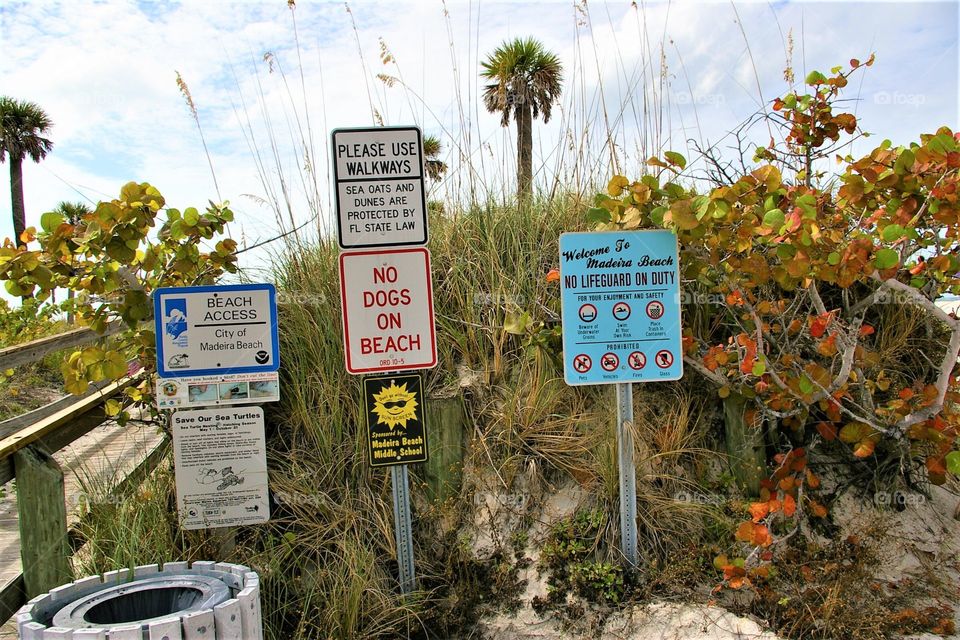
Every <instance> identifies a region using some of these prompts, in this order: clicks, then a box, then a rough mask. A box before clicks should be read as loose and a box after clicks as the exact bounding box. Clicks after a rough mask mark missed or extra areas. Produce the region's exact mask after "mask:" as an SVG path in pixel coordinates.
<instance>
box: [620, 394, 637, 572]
mask: <svg viewBox="0 0 960 640" xmlns="http://www.w3.org/2000/svg"><path fill="white" fill-rule="evenodd" d="M617 460H618V462H619V465H618V466H619V468H620V548H621V549H622V550H623V555H624V557H625V558H626V559H627V562H628V563H629V564H630V566H631V567H633V568H636V567H637V470H636V467H635V466H634V463H633V387H632V386H631V384H630V383H629V382H625V383H620V384H618V385H617Z"/></svg>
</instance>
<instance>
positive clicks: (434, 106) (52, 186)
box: [0, 0, 957, 262]
mask: <svg viewBox="0 0 960 640" xmlns="http://www.w3.org/2000/svg"><path fill="white" fill-rule="evenodd" d="M587 6H588V11H589V14H588V13H586V12H585V11H584V10H583V7H582V5H581V6H579V8H577V7H575V6H574V5H573V4H571V3H567V2H542V3H502V2H501V3H497V2H491V3H483V2H476V1H474V2H472V3H468V2H465V1H450V2H447V3H446V5H438V4H434V3H420V2H394V3H367V2H362V3H361V2H356V3H353V4H352V5H351V11H352V14H348V13H347V12H346V11H345V10H344V8H343V5H342V4H340V3H331V2H320V3H309V2H303V1H301V2H300V3H298V7H297V9H296V13H295V16H296V21H297V27H298V36H299V42H300V51H301V59H302V72H303V77H304V80H303V84H304V86H305V88H304V87H302V86H301V80H300V70H299V69H300V65H299V64H298V58H297V49H296V46H295V43H294V36H293V30H292V23H291V15H290V11H289V10H288V9H287V7H286V2H284V1H283V0H270V1H264V2H232V3H228V2H200V1H189V2H181V3H178V4H173V5H166V4H162V3H149V4H145V3H135V2H118V1H116V0H112V1H110V2H103V3H94V2H87V1H78V2H63V3H53V2H38V3H19V4H14V5H8V6H3V7H0V43H2V44H0V47H2V52H0V77H2V78H3V83H2V84H3V89H2V92H3V93H6V94H10V95H14V96H16V97H19V98H26V99H31V100H34V101H36V102H38V103H40V104H41V105H42V106H43V107H44V108H45V109H46V110H47V111H48V112H49V113H50V115H51V117H52V119H53V120H54V122H55V125H56V126H55V128H54V130H53V132H52V137H53V139H54V141H55V148H54V151H53V153H52V155H51V156H50V157H49V158H48V159H47V160H45V161H44V162H43V163H42V165H40V166H35V165H33V164H32V163H30V162H27V163H26V165H25V183H26V201H27V207H28V212H29V217H30V219H31V220H32V221H34V222H35V221H36V220H37V219H38V217H39V214H40V213H41V212H42V211H44V210H47V209H49V208H52V207H53V206H55V205H56V203H57V202H58V201H60V200H63V199H69V200H75V199H77V195H76V193H75V192H74V191H73V190H72V189H71V188H70V187H69V186H68V185H66V184H64V183H63V182H61V180H60V179H58V178H57V177H56V176H59V177H60V178H62V179H63V180H65V181H66V182H67V183H69V184H71V185H75V186H77V187H78V188H80V189H81V191H84V192H85V193H87V194H88V195H89V196H90V197H92V198H100V197H105V196H104V194H107V195H113V194H115V193H117V192H118V191H119V187H120V186H121V184H122V183H123V182H124V181H126V180H128V179H137V180H148V181H150V182H152V183H154V184H155V185H157V186H158V187H160V188H161V190H162V191H163V192H164V194H165V196H166V197H167V199H168V201H169V202H170V203H171V204H172V205H174V206H178V207H184V206H188V205H197V204H203V203H205V202H206V201H207V200H208V199H211V198H213V199H215V197H216V196H215V193H214V188H213V181H212V179H211V177H210V170H209V167H208V166H207V160H206V157H205V156H204V153H203V149H202V146H201V143H200V139H199V136H198V135H197V131H196V126H195V124H194V122H193V120H192V118H191V116H190V113H189V111H188V109H187V107H186V105H185V104H184V100H183V98H182V96H181V95H180V94H179V92H178V90H177V87H176V85H175V83H174V78H175V75H174V72H175V70H178V71H180V72H181V73H182V75H183V77H184V79H185V80H186V82H187V83H188V85H189V87H190V90H191V92H192V95H193V98H194V100H195V103H196V105H197V107H198V108H199V115H200V119H201V123H202V125H203V130H204V134H205V137H206V141H207V144H208V146H209V149H210V151H211V155H212V158H213V163H214V167H215V169H216V174H217V180H218V183H219V186H220V190H221V193H222V195H223V197H224V198H228V199H230V200H231V201H232V202H233V203H234V205H235V208H236V210H237V211H238V213H239V220H238V224H237V225H236V227H237V228H239V227H241V226H242V228H243V233H244V237H245V238H246V239H247V240H248V241H251V242H252V241H254V240H257V239H264V238H267V237H270V236H271V235H272V234H273V233H275V232H276V231H277V229H278V223H277V221H276V220H275V216H274V214H273V213H272V212H271V211H270V210H268V209H266V208H264V207H262V206H260V205H258V204H257V203H256V202H255V201H254V200H253V199H250V198H246V197H244V196H243V195H242V194H254V195H257V196H259V197H264V196H267V195H268V192H267V191H266V190H265V188H264V186H263V185H262V184H261V180H260V177H259V173H258V168H257V165H256V162H255V161H254V159H253V157H252V156H251V153H250V150H249V148H248V142H247V141H246V140H245V139H244V137H243V133H242V127H241V123H245V122H246V120H247V117H249V119H250V121H251V122H252V128H253V133H254V135H255V145H256V148H257V150H258V151H259V152H260V154H261V157H262V158H263V159H264V162H265V165H264V170H265V172H266V173H267V175H268V176H270V177H271V179H272V180H273V185H274V189H275V190H276V191H275V193H279V187H277V181H276V175H275V172H276V163H275V161H274V159H273V154H274V151H273V150H272V149H271V146H270V139H269V136H268V135H267V132H266V127H267V125H266V122H269V123H270V126H271V127H272V130H273V132H274V139H275V141H276V143H277V145H278V146H277V149H276V154H277V158H278V160H277V161H278V162H279V163H280V164H281V167H282V171H283V173H284V175H285V176H286V178H287V188H288V189H289V192H290V193H291V194H292V202H293V205H292V206H293V212H292V216H293V218H294V220H296V221H297V222H303V221H305V220H307V219H308V218H309V217H310V212H309V208H308V204H307V202H306V200H307V197H306V195H307V194H310V193H311V191H312V187H311V185H304V184H302V183H301V180H300V175H301V172H300V171H299V169H298V168H299V167H301V166H303V164H304V162H305V159H304V158H303V156H302V155H300V154H299V153H298V152H297V150H296V148H297V146H298V145H297V144H295V142H294V141H296V140H298V139H299V136H300V133H299V131H300V128H305V127H306V117H307V115H309V121H310V126H311V128H312V138H313V151H314V154H315V157H314V158H313V161H314V162H315V164H316V166H317V169H318V176H319V184H318V185H317V190H318V196H319V202H320V204H321V206H322V207H323V216H324V218H326V217H328V216H329V209H328V202H329V186H328V184H327V181H326V175H327V174H326V157H327V153H328V152H327V145H328V132H329V130H330V129H332V128H334V127H344V126H353V125H369V124H371V122H372V120H371V103H372V105H373V107H374V108H376V109H377V111H378V112H379V113H380V114H381V116H382V117H383V118H384V119H385V121H386V122H387V123H388V124H402V123H409V122H411V121H416V122H418V123H420V124H421V125H422V126H423V128H424V130H425V131H426V132H427V133H434V134H440V135H441V138H442V139H443V141H444V143H445V145H446V147H447V149H448V155H447V158H446V159H447V161H448V162H449V163H450V165H451V173H450V176H449V177H448V179H447V181H446V185H447V187H449V188H451V189H454V190H459V191H460V192H461V193H464V192H465V191H466V189H467V186H468V185H469V184H470V182H471V177H470V176H473V181H474V183H475V185H474V186H476V187H477V188H478V189H479V190H480V191H481V193H484V192H487V191H490V190H493V191H495V192H496V191H505V192H509V191H510V190H512V188H513V181H514V178H513V171H514V158H513V154H514V148H513V136H514V131H513V129H512V128H510V129H506V130H505V129H503V128H501V127H500V125H499V117H498V116H496V115H494V114H488V113H486V111H485V109H484V108H483V105H482V102H481V101H480V95H481V91H482V86H483V85H482V82H481V79H480V78H479V62H480V60H482V59H483V58H484V57H485V56H486V54H487V53H488V52H490V51H492V50H493V48H494V47H496V46H497V45H498V44H500V43H501V42H502V41H503V40H505V39H507V38H511V37H516V36H527V35H531V36H534V37H537V38H539V39H540V40H542V41H543V42H544V44H545V45H546V46H547V48H549V49H551V50H553V51H556V52H557V53H558V54H559V55H560V57H561V59H562V61H563V63H564V67H565V71H566V82H565V93H564V96H563V98H562V105H561V108H560V109H558V110H557V112H556V114H555V117H554V118H553V120H551V122H550V123H549V124H546V125H543V124H541V125H538V127H537V130H536V134H535V135H536V138H535V146H536V148H537V149H538V153H539V154H540V155H541V157H542V159H543V166H542V168H541V171H540V178H541V180H542V181H543V182H544V183H545V184H546V183H547V182H548V178H551V177H553V175H554V174H557V175H559V176H561V177H562V178H563V179H565V180H566V179H575V178H576V179H580V180H581V181H582V180H584V175H586V176H588V177H589V176H591V175H592V176H593V177H599V176H603V175H606V174H608V173H609V171H610V168H609V166H608V165H607V163H606V160H605V158H606V156H605V153H606V148H607V142H608V141H607V134H606V122H607V121H609V122H610V123H611V127H612V128H613V129H614V136H615V138H614V139H615V143H616V145H617V149H618V151H617V153H618V156H619V157H620V159H621V161H622V162H623V161H624V159H625V158H626V165H625V168H626V169H627V170H629V171H631V172H636V171H638V170H639V168H640V164H641V163H642V161H643V159H644V158H645V157H646V156H647V155H649V154H650V153H652V152H655V151H656V150H657V147H659V146H660V145H661V144H670V145H671V146H673V147H675V148H679V149H680V150H684V149H686V147H687V142H686V141H687V140H688V139H689V138H697V139H703V140H709V141H711V142H716V141H717V140H719V139H721V137H722V136H723V135H724V134H725V133H726V132H727V131H729V130H730V129H732V128H733V127H735V126H737V125H738V124H739V123H740V122H742V121H743V120H744V119H745V118H747V117H748V116H749V115H750V114H751V113H753V112H754V111H755V110H756V109H757V105H758V100H759V98H758V96H757V92H756V84H757V80H756V77H755V74H756V75H757V76H759V80H760V84H761V86H762V88H763V97H764V98H765V99H766V100H767V101H769V100H771V99H772V98H773V97H774V96H775V95H777V94H780V93H782V92H783V90H784V89H785V85H784V83H783V79H782V73H783V68H784V65H785V55H786V54H785V42H784V38H785V37H786V34H787V33H788V32H789V31H791V30H792V33H793V37H794V40H795V50H794V56H793V61H794V65H795V67H796V72H797V77H798V78H799V79H801V80H802V77H803V75H804V73H805V71H807V70H810V69H813V68H818V69H823V70H826V69H829V67H831V66H833V65H835V64H846V63H847V61H848V59H849V58H851V57H859V58H861V59H864V58H866V57H867V56H868V55H869V53H870V52H871V51H876V52H877V54H878V61H877V64H876V65H875V66H874V67H873V68H871V69H869V70H866V72H865V73H863V75H862V76H856V77H855V79H854V82H853V83H852V84H851V89H852V91H851V93H850V95H851V96H854V97H855V96H857V95H859V98H860V102H859V103H858V104H857V107H856V108H857V112H858V115H859V116H860V117H861V118H862V123H863V125H864V127H865V128H866V129H868V130H871V131H878V132H881V133H883V136H884V137H890V138H891V139H893V140H895V141H898V142H905V141H908V140H910V139H914V138H916V137H917V135H918V134H919V133H920V132H922V131H927V130H931V129H933V128H935V127H936V126H937V125H940V124H944V123H955V122H956V119H957V51H956V47H957V45H956V42H957V5H956V3H916V4H910V3H852V2H851V3H840V2H835V3H809V2H793V3H776V4H773V5H771V4H768V3H765V2H763V3H761V2H751V3H744V4H738V5H737V12H738V13H739V18H740V20H742V25H741V24H738V23H737V21H736V20H737V16H736V15H735V13H734V11H733V9H732V8H731V6H730V5H729V4H728V3H712V2H711V3H693V2H686V3H671V4H667V3H660V2H648V3H640V7H639V8H634V7H633V6H631V4H629V3H609V4H604V3H602V2H591V3H589V5H587ZM444 7H446V12H445V9H444ZM351 19H352V20H353V21H355V23H356V28H357V31H356V32H354V29H353V26H352V22H351ZM741 26H742V29H743V31H744V32H745V33H746V38H747V42H749V45H750V53H752V60H751V59H750V56H749V55H748V52H747V47H746V44H745V42H744V36H743V35H742V34H741ZM381 37H382V39H383V42H384V43H385V44H386V46H387V47H389V49H390V51H391V52H392V54H393V56H394V58H395V60H396V64H394V63H391V64H387V65H384V64H382V63H381V61H380V59H379V53H380V50H379V46H380V44H379V42H380V38H381ZM358 39H359V46H360V48H361V49H362V52H363V59H362V60H361V58H360V56H359V55H358V52H357V47H358V44H357V40H358ZM661 44H662V45H663V53H664V56H665V62H666V72H667V73H666V76H665V77H664V78H663V79H662V82H661V79H660V78H659V73H660V70H661V67H660V51H661ZM267 51H270V52H272V53H273V55H274V56H275V59H274V72H273V73H269V72H268V67H267V63H266V62H264V61H263V54H264V53H265V52H267ZM681 60H682V64H681ZM281 68H282V70H283V73H284V76H281V74H280V69H281ZM378 73H385V74H389V75H392V76H398V75H402V78H403V81H404V83H405V84H406V86H407V87H408V88H409V90H407V89H404V88H403V87H401V86H399V85H397V86H394V87H393V88H389V87H387V86H385V85H384V84H383V82H381V81H380V80H378V79H377V78H376V77H375V76H376V74H378ZM234 74H236V78H235V77H234ZM601 85H602V87H603V93H602V94H601V92H600V90H599V87H600V86H601ZM261 91H262V93H261ZM303 91H305V92H306V94H307V98H306V102H307V105H308V107H307V108H305V107H304V100H303V97H302V92H303ZM884 92H886V96H885V94H884ZM368 96H369V97H368ZM601 98H602V100H601ZM241 101H242V102H244V103H245V111H244V108H243V107H242V106H241ZM604 104H605V106H606V112H607V116H606V119H605V117H604V113H603V105H604ZM661 107H662V109H663V110H662V112H660V108H661ZM235 109H237V110H239V111H240V114H239V116H238V113H237V111H235ZM296 118H299V126H298V123H297V120H296ZM761 137H765V131H764V135H763V136H761ZM872 142H873V141H872V140H870V141H865V142H863V143H861V144H860V145H859V147H858V149H859V150H860V151H863V150H866V148H867V144H869V143H872ZM461 155H462V157H463V158H464V160H465V161H466V160H469V161H470V162H471V164H470V165H468V164H466V162H465V161H461ZM575 160H577V161H578V162H579V163H580V164H579V166H576V167H575V166H574V161H575ZM4 168H5V167H4ZM7 211H9V195H8V192H7V189H6V188H3V189H0V237H3V236H5V235H9V234H10V221H9V216H8V215H7V214H6V212H7ZM287 215H288V214H287V213H286V212H284V222H285V224H287V226H289V222H287ZM324 221H326V220H324ZM234 232H235V233H237V231H236V230H235V231H234ZM259 255H261V256H262V253H261V254H259ZM248 262H249V261H248Z"/></svg>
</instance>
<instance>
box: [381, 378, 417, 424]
mask: <svg viewBox="0 0 960 640" xmlns="http://www.w3.org/2000/svg"><path fill="white" fill-rule="evenodd" d="M373 400H374V405H373V411H372V413H375V414H376V415H377V424H383V425H386V426H387V428H389V429H390V430H391V431H393V428H394V427H396V426H397V425H400V426H401V427H404V428H406V426H407V421H408V420H416V419H417V404H418V403H417V394H416V392H415V391H407V384H406V383H404V384H402V385H399V386H397V383H396V382H394V381H393V380H391V381H390V386H389V387H384V388H383V389H381V391H380V393H375V394H373Z"/></svg>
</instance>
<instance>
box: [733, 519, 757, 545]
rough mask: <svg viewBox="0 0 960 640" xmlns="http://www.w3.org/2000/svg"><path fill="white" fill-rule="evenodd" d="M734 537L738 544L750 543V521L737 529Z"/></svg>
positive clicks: (751, 529) (751, 525) (751, 537)
mask: <svg viewBox="0 0 960 640" xmlns="http://www.w3.org/2000/svg"><path fill="white" fill-rule="evenodd" d="M735 537H736V539H737V540H739V541H740V542H750V541H751V540H752V539H753V523H752V522H750V521H747V522H744V523H742V524H741V525H740V526H739V527H737V533H736V535H735Z"/></svg>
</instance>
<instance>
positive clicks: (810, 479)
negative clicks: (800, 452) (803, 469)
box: [807, 469, 820, 489]
mask: <svg viewBox="0 0 960 640" xmlns="http://www.w3.org/2000/svg"><path fill="white" fill-rule="evenodd" d="M807 486H808V487H810V488H811V489H816V488H817V487H819V486H820V478H818V477H817V476H815V475H813V472H811V471H810V469H807Z"/></svg>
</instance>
